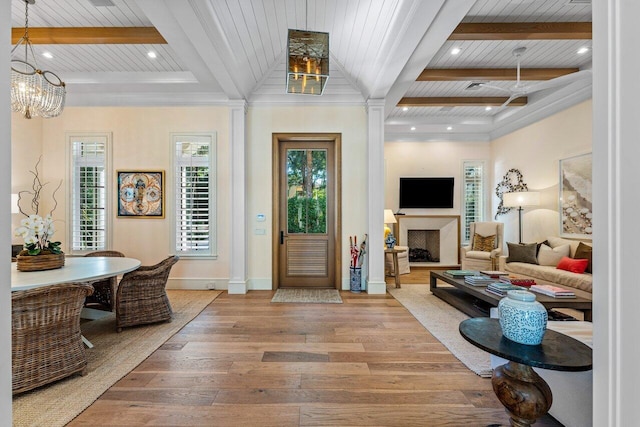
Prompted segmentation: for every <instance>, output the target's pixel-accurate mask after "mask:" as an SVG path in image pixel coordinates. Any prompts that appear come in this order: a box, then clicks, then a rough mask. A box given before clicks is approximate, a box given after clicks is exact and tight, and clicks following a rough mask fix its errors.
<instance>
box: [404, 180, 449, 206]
mask: <svg viewBox="0 0 640 427" xmlns="http://www.w3.org/2000/svg"><path fill="white" fill-rule="evenodd" d="M446 208H453V178H449V177H447V178H400V209H446Z"/></svg>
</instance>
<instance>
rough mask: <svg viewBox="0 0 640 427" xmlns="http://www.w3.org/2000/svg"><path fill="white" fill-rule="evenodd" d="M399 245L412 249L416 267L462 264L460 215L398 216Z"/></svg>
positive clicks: (410, 257)
mask: <svg viewBox="0 0 640 427" xmlns="http://www.w3.org/2000/svg"><path fill="white" fill-rule="evenodd" d="M396 218H397V221H398V222H397V224H395V230H394V233H395V235H396V237H397V238H398V245H401V246H408V247H409V265H410V266H412V267H419V266H425V267H431V266H437V267H445V266H446V267H453V266H458V265H459V264H460V215H397V216H396Z"/></svg>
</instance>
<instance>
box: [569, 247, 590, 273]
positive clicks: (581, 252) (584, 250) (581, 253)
mask: <svg viewBox="0 0 640 427" xmlns="http://www.w3.org/2000/svg"><path fill="white" fill-rule="evenodd" d="M592 251H593V248H592V247H591V246H589V245H587V244H586V243H583V242H580V244H579V245H578V249H576V255H575V256H574V258H576V259H578V258H580V259H588V260H589V264H588V265H587V270H586V271H587V273H593V271H592V270H591V262H592Z"/></svg>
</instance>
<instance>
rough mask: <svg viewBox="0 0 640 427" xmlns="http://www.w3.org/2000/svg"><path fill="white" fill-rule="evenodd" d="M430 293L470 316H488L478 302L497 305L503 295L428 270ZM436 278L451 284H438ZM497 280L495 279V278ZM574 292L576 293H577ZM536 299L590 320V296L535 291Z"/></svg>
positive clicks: (547, 305) (546, 306)
mask: <svg viewBox="0 0 640 427" xmlns="http://www.w3.org/2000/svg"><path fill="white" fill-rule="evenodd" d="M430 280H431V282H430V289H431V293H432V294H434V295H435V296H437V297H438V298H440V299H442V300H443V301H446V302H447V303H449V304H450V305H452V306H454V307H455V308H457V309H458V310H460V311H462V312H463V313H465V314H468V315H469V316H471V317H488V316H489V313H488V312H486V311H484V310H482V309H481V308H479V307H478V305H479V302H481V304H484V305H486V306H488V307H497V306H498V303H499V302H500V300H501V299H502V298H504V297H501V296H499V295H495V294H492V293H490V292H487V290H486V289H487V287H486V286H471V285H468V284H466V283H465V281H464V278H460V279H454V278H452V277H449V276H447V275H445V274H443V273H440V272H438V271H434V270H431V272H430ZM438 280H440V281H442V282H444V283H447V284H449V285H451V286H438ZM496 280H497V279H496ZM578 293H579V291H578V292H576V294H578ZM536 300H537V301H538V302H540V303H541V304H542V305H544V306H545V308H546V309H547V310H550V309H552V308H571V309H574V310H579V311H581V312H583V313H584V320H586V321H589V322H590V321H591V310H592V303H591V298H586V297H584V296H579V295H576V297H575V298H554V297H549V296H546V295H542V294H538V293H536Z"/></svg>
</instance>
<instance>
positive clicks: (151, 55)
mask: <svg viewBox="0 0 640 427" xmlns="http://www.w3.org/2000/svg"><path fill="white" fill-rule="evenodd" d="M147 56H148V57H149V58H151V59H155V58H157V57H158V55H156V53H155V52H154V51H152V50H150V51H149V52H147Z"/></svg>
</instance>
